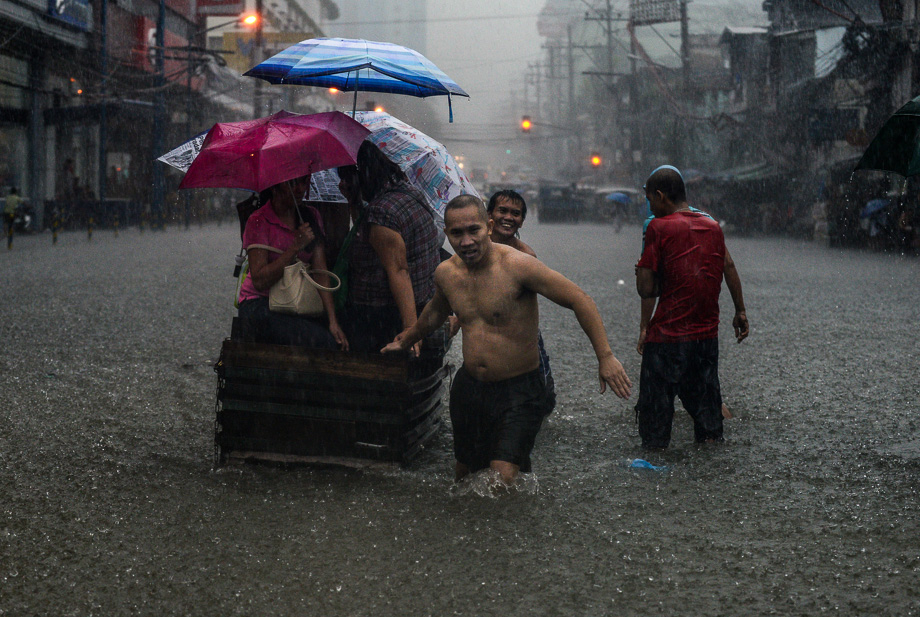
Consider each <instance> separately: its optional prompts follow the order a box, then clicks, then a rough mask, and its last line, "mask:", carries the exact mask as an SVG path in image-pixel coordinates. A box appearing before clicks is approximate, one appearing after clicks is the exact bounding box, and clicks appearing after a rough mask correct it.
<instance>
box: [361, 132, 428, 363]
mask: <svg viewBox="0 0 920 617" xmlns="http://www.w3.org/2000/svg"><path fill="white" fill-rule="evenodd" d="M358 183H359V186H360V188H361V194H362V196H363V197H364V200H365V201H367V205H366V206H364V209H365V215H364V217H365V218H364V221H363V222H362V223H361V225H360V227H359V229H358V232H357V235H356V236H355V240H354V243H353V244H352V246H351V255H350V263H349V274H348V286H349V290H348V302H347V304H346V308H345V314H346V319H345V325H346V328H347V333H348V340H349V343H350V346H351V349H352V350H355V351H365V352H377V351H378V350H380V348H381V347H383V346H384V345H386V344H387V343H389V342H390V341H392V340H393V338H394V337H395V336H396V335H397V334H399V333H400V332H402V331H403V330H405V329H407V328H410V327H412V326H413V325H415V322H416V320H417V319H418V315H419V313H421V310H422V308H424V306H425V304H426V303H427V302H428V301H429V300H430V299H431V298H432V296H433V295H434V271H435V268H437V266H438V264H439V263H440V257H439V254H438V241H437V238H438V234H437V230H436V229H435V225H434V220H433V218H432V216H431V209H430V208H429V207H428V206H427V205H426V203H425V200H424V198H423V197H422V196H421V194H419V192H418V191H417V190H416V189H415V188H413V187H412V185H410V184H409V181H408V179H407V178H406V175H405V174H404V173H403V171H402V170H401V169H400V168H399V166H398V165H397V164H396V163H394V162H392V161H391V160H390V159H388V158H387V157H386V155H385V154H383V153H382V152H381V151H380V149H379V148H377V146H375V145H374V144H372V143H370V142H369V141H365V142H364V143H363V144H361V147H360V149H359V150H358ZM414 349H415V352H416V353H418V351H419V346H418V345H416V346H415V348H414Z"/></svg>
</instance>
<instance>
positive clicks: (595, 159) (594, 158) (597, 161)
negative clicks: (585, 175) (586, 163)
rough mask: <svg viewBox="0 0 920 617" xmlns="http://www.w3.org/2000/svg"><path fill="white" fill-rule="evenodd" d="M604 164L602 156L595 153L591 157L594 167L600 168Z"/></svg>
mask: <svg viewBox="0 0 920 617" xmlns="http://www.w3.org/2000/svg"><path fill="white" fill-rule="evenodd" d="M603 162H604V160H603V159H602V158H601V155H600V154H596V153H595V154H592V155H591V166H592V167H600V166H601V163H603Z"/></svg>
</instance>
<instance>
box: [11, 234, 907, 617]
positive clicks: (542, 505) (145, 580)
mask: <svg viewBox="0 0 920 617" xmlns="http://www.w3.org/2000/svg"><path fill="white" fill-rule="evenodd" d="M638 236H639V229H638V227H626V228H624V229H623V231H622V232H621V233H619V234H616V233H614V232H613V230H612V229H611V228H608V227H603V226H591V225H579V226H575V225H553V226H550V225H539V224H536V223H535V222H531V221H528V222H527V224H526V225H525V227H524V230H523V237H524V239H525V240H526V241H527V242H529V243H530V244H531V245H532V246H533V247H534V248H535V250H536V251H537V253H538V254H539V256H540V257H541V258H542V259H543V260H544V261H545V262H546V263H547V264H549V265H550V266H551V267H553V268H556V269H559V270H560V271H562V272H563V273H564V274H566V275H567V276H568V277H569V278H571V279H573V280H574V281H576V282H577V283H578V284H580V285H581V286H583V287H584V289H585V290H586V291H588V293H590V294H591V295H592V296H593V297H594V298H595V299H596V301H597V303H598V305H599V307H600V309H601V313H602V315H603V317H604V320H605V323H606V324H607V328H608V334H609V336H610V340H611V342H612V345H613V349H614V353H616V355H617V356H618V357H619V358H620V359H621V360H622V361H623V363H624V365H625V367H626V370H627V372H628V373H629V374H630V376H631V377H632V378H633V381H634V383H635V385H636V386H637V385H638V373H639V356H638V355H637V354H636V352H635V350H634V346H635V339H636V335H637V333H638V318H639V301H638V297H637V296H636V294H635V287H634V279H633V264H634V263H635V261H636V259H637V257H638V250H639V237H638ZM728 244H729V247H730V249H731V252H732V255H733V257H734V258H735V261H736V262H737V264H738V268H739V271H740V273H741V277H742V280H743V282H744V290H745V296H746V301H747V308H748V316H749V318H750V320H751V324H752V333H751V336H750V338H749V339H748V340H747V341H745V342H744V343H742V344H741V345H737V344H735V343H734V340H733V338H732V337H731V328H730V324H729V321H730V315H731V302H730V300H729V298H728V294H727V291H723V298H722V306H723V325H722V330H721V333H722V343H721V352H722V356H721V374H722V388H723V394H724V397H725V400H726V402H727V403H728V404H729V406H730V407H731V408H732V411H733V412H734V413H735V415H736V418H735V419H733V420H730V421H728V422H727V424H726V436H727V439H728V442H727V443H726V444H724V445H721V446H697V445H695V444H693V443H692V426H691V422H690V420H689V417H688V416H687V415H686V414H685V413H684V412H683V411H680V410H679V411H678V413H677V415H676V416H675V431H674V436H673V439H672V446H671V448H670V449H669V450H668V451H667V452H664V453H660V454H658V453H656V454H654V455H652V454H648V455H647V454H645V453H643V452H642V451H641V449H640V448H639V438H638V435H637V431H636V424H635V419H634V413H633V410H632V405H633V404H634V403H635V400H636V396H637V393H638V391H637V389H636V391H634V393H633V397H632V399H631V400H630V401H629V402H623V401H621V400H619V399H617V398H615V397H614V396H613V395H611V394H609V393H608V394H606V395H603V396H601V395H599V394H598V393H597V379H596V363H595V361H594V358H593V354H592V353H591V349H590V345H589V344H588V341H587V338H586V337H585V336H584V334H583V333H582V332H581V331H580V330H579V328H578V326H577V322H576V321H575V318H574V316H573V315H572V314H571V313H569V312H568V311H565V310H563V309H561V308H559V307H556V306H554V305H549V304H542V305H541V309H542V312H543V313H542V329H543V334H544V337H545V339H546V344H547V348H548V351H549V353H550V354H551V356H552V364H553V368H554V372H555V376H556V384H557V389H558V392H559V402H558V405H557V408H556V411H555V412H554V413H553V415H552V416H550V419H549V420H548V421H547V423H546V424H545V426H544V429H543V431H542V432H541V434H540V436H539V437H538V441H537V446H536V449H535V451H534V456H533V460H534V470H535V474H534V475H535V476H536V478H535V479H534V478H531V481H530V482H529V483H528V484H527V485H526V489H527V490H523V491H515V492H511V493H509V494H504V495H500V496H498V497H495V498H490V497H484V496H481V495H479V494H477V493H476V492H475V491H470V490H456V489H454V488H452V454H451V439H450V432H449V430H447V429H446V430H444V431H442V433H441V434H440V435H439V437H438V438H437V439H436V440H435V441H434V442H433V444H432V446H431V447H430V448H429V449H428V451H426V452H425V453H424V454H423V455H422V456H421V458H420V459H419V460H418V461H417V462H416V463H415V464H414V465H413V466H412V467H411V468H409V469H405V470H392V471H373V470H372V471H363V472H360V471H348V470H338V469H321V470H317V469H304V468H299V469H281V468H275V467H267V466H241V467H240V466H234V467H228V468H222V469H219V470H215V469H214V468H213V466H212V464H213V425H214V403H215V401H214V392H215V387H216V376H215V374H214V372H213V370H212V368H211V366H212V364H213V362H214V360H215V359H216V357H217V355H218V352H219V349H220V344H221V341H222V339H223V338H224V337H225V336H227V335H228V333H229V327H230V319H231V317H232V316H233V314H234V309H233V307H232V295H233V292H234V280H233V279H232V278H231V276H230V273H231V270H232V268H233V257H234V255H235V253H236V251H237V249H238V246H239V234H238V230H237V228H236V226H235V225H224V226H223V227H213V226H212V227H205V228H203V229H197V228H193V229H192V230H191V231H182V230H170V231H167V232H165V233H150V232H147V233H144V234H139V233H138V232H137V231H136V230H129V231H126V232H125V231H123V232H122V233H121V234H120V236H119V237H117V238H116V237H113V235H112V233H111V232H98V231H97V233H96V234H95V236H94V239H93V242H92V243H88V242H87V241H86V238H85V236H84V235H81V234H76V233H73V234H65V235H64V236H63V238H62V239H61V241H60V242H59V244H58V246H56V247H53V248H52V247H51V245H50V238H49V237H48V236H47V235H43V236H36V237H26V238H16V239H15V241H14V250H13V251H11V252H2V253H0V349H2V353H0V615H11V616H17V617H18V616H24V615H79V616H83V615H105V616H113V615H157V616H162V615H196V616H211V615H213V616H219V617H230V616H235V615H260V616H261V615H278V616H290V615H330V616H332V615H335V616H339V615H356V616H358V615H360V616H363V615H383V616H389V615H394V616H397V615H399V616H402V615H437V616H441V615H470V616H480V615H643V616H645V615H655V614H662V615H671V614H698V615H755V614H757V615H764V614H778V615H808V616H814V615H817V614H825V613H827V614H840V615H898V616H903V615H917V614H920V587H918V584H917V583H918V580H920V578H918V572H920V542H918V538H920V516H918V515H920V495H918V482H917V478H918V475H920V426H918V424H920V420H918V405H920V375H918V372H917V367H918V358H920V343H918V334H917V324H918V323H920V303H918V301H917V295H918V290H920V274H918V272H920V262H918V261H917V260H915V259H903V258H898V257H891V256H883V255H877V254H871V253H866V252H857V251H849V250H846V251H844V250H835V249H827V248H821V247H817V246H814V245H812V244H809V243H803V242H800V241H793V240H784V239H744V238H734V237H729V238H728ZM621 279H622V280H623V281H624V283H623V284H622V285H620V284H618V281H619V280H621ZM726 317H727V319H726ZM457 347H459V345H455V349H454V350H452V352H451V354H452V358H453V361H454V363H456V362H457V360H458V358H459V355H458V353H457V351H458V350H457ZM636 457H642V458H648V459H650V460H652V462H654V463H656V464H659V465H666V466H668V470H667V471H666V472H653V471H647V470H635V469H630V468H628V467H627V466H626V462H627V461H628V460H630V459H633V458H636Z"/></svg>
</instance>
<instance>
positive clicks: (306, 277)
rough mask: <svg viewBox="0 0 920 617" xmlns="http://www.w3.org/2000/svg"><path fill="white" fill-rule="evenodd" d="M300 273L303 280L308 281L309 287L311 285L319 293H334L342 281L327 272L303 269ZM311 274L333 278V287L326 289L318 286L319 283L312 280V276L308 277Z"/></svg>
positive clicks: (335, 275) (337, 276)
mask: <svg viewBox="0 0 920 617" xmlns="http://www.w3.org/2000/svg"><path fill="white" fill-rule="evenodd" d="M300 273H301V274H302V275H303V277H304V278H305V279H307V281H309V283H310V284H311V285H313V286H314V287H316V288H317V289H319V290H320V291H336V290H337V289H338V288H339V287H341V286H342V279H340V278H339V275H337V274H336V273H335V272H330V271H329V270H307V269H306V268H303V269H302V270H301V271H300ZM311 274H325V275H327V276H329V277H331V278H334V279H335V281H336V283H335V287H326V286H324V285H320V284H319V283H317V282H316V281H314V280H313V277H312V276H309V275H311Z"/></svg>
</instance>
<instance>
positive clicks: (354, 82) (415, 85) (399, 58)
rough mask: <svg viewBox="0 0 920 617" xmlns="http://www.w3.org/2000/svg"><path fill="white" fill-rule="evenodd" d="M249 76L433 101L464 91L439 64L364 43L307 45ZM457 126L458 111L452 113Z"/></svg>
mask: <svg viewBox="0 0 920 617" xmlns="http://www.w3.org/2000/svg"><path fill="white" fill-rule="evenodd" d="M244 75H248V76H249V77H258V78H259V79H264V80H265V81H267V82H269V83H273V84H295V85H300V86H320V87H324V88H338V89H339V90H343V91H348V92H351V91H355V92H357V91H358V90H360V91H362V92H389V93H392V94H406V95H409V96H418V97H427V96H438V95H446V96H447V100H448V105H450V96H451V95H452V94H456V95H458V96H465V97H467V98H469V96H470V95H469V94H467V93H466V92H465V91H464V90H463V88H461V87H460V86H459V85H457V83H456V82H455V81H453V80H452V79H451V78H450V77H448V76H447V75H446V74H445V73H444V71H442V70H441V69H439V68H438V67H436V66H435V65H434V63H433V62H432V61H431V60H429V59H428V58H426V57H425V56H423V55H422V54H420V53H418V52H417V51H415V50H413V49H409V48H408V47H403V46H401V45H394V44H393V43H379V42H376V41H365V40H364V39H327V38H321V39H307V40H305V41H301V42H299V43H296V44H294V45H291V46H290V47H288V48H287V49H285V50H284V51H282V52H280V53H278V54H275V55H274V56H272V57H271V58H269V59H268V60H265V61H264V62H261V63H260V64H258V65H257V66H255V67H253V68H252V69H250V70H248V71H246V72H245V73H244ZM451 121H453V110H451Z"/></svg>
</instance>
